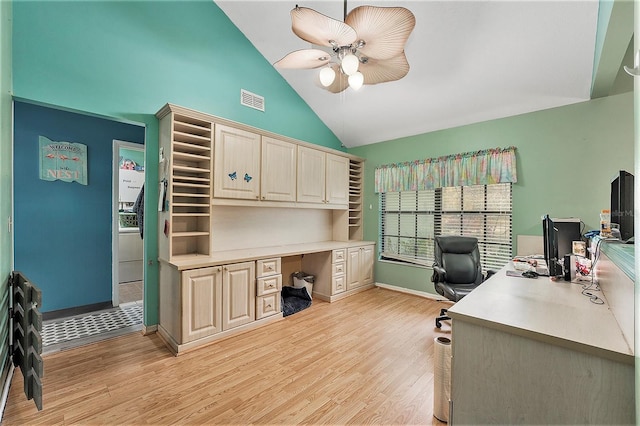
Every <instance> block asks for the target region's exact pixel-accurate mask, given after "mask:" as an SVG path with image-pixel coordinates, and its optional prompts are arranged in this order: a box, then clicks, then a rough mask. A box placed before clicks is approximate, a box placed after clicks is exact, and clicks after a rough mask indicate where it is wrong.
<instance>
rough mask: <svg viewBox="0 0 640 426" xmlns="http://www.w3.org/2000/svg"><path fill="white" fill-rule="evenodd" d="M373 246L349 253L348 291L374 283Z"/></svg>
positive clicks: (358, 248)
mask: <svg viewBox="0 0 640 426" xmlns="http://www.w3.org/2000/svg"><path fill="white" fill-rule="evenodd" d="M373 247H374V246H373V245H366V246H362V247H351V248H349V250H348V251H347V290H352V289H355V288H358V287H362V286H365V285H367V284H372V283H373V253H374V248H373Z"/></svg>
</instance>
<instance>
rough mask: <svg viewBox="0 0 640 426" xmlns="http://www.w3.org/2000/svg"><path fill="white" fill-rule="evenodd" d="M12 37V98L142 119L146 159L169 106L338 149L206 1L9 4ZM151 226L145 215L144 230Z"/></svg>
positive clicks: (153, 279)
mask: <svg viewBox="0 0 640 426" xmlns="http://www.w3.org/2000/svg"><path fill="white" fill-rule="evenodd" d="M0 3H2V4H3V5H4V4H5V3H6V2H0ZM12 35H13V45H12V46H13V75H14V80H13V91H14V94H15V96H16V97H19V98H24V99H28V100H34V101H38V102H42V103H46V104H51V105H58V106H62V107H65V108H71V109H74V110H78V111H86V112H89V113H94V114H99V115H103V116H111V117H115V118H120V119H126V120H131V121H134V122H138V123H142V124H144V125H145V126H146V128H147V133H146V158H147V159H154V158H158V122H157V119H156V118H155V115H154V114H155V113H156V112H157V111H158V110H159V109H160V108H161V107H162V106H163V105H164V104H165V103H167V102H170V103H174V104H178V105H181V106H185V107H188V108H192V109H195V110H199V111H202V112H206V113H209V114H214V115H217V116H220V117H224V118H227V119H230V120H234V121H238V122H242V123H245V124H248V125H251V126H255V127H258V128H262V129H265V130H268V131H272V132H275V133H278V134H282V135H286V136H290V137H293V138H297V139H300V140H305V141H308V142H311V143H315V144H319V145H323V146H328V147H330V148H335V149H341V148H340V141H339V140H338V139H337V138H336V137H335V135H334V134H333V133H332V132H331V131H330V130H329V129H328V128H327V127H326V126H325V125H324V124H323V123H322V122H321V121H320V119H319V118H318V117H317V116H316V115H315V114H314V113H313V111H312V110H311V109H310V108H309V107H308V105H307V104H306V103H304V101H303V100H302V99H301V98H300V97H299V96H298V95H297V94H296V93H295V92H294V91H293V89H291V87H290V86H289V85H288V84H287V83H286V82H285V80H284V79H283V78H282V77H281V76H280V74H278V73H277V71H276V70H275V69H274V68H273V66H271V64H269V63H268V62H267V61H266V60H265V59H264V57H262V56H261V55H260V54H259V53H258V52H257V51H256V50H255V48H254V47H253V45H251V43H250V42H249V41H248V40H247V39H246V37H244V35H243V34H242V33H241V32H240V31H239V30H238V29H237V28H236V27H235V26H234V25H233V24H232V23H231V21H230V20H229V19H228V18H227V17H226V15H225V14H224V13H223V12H222V11H221V10H220V9H219V7H218V6H217V5H216V4H215V3H213V2H212V1H211V0H202V1H160V2H146V1H138V2H136V1H131V2H115V1H84V0H78V1H64V2H60V1H16V2H14V3H13V34H12ZM4 40H6V38H5V37H3V43H4V42H5V41H4ZM241 88H242V89H246V90H249V91H251V92H254V93H256V94H258V95H261V96H264V97H265V104H266V109H267V111H266V112H260V111H257V110H254V109H251V108H247V107H243V106H241V105H240V103H239V99H240V89H241ZM4 128H7V127H5V126H3V129H4ZM3 158H7V157H5V156H4V155H3ZM9 158H10V157H9ZM157 173H158V168H157V162H155V161H147V164H146V186H147V187H155V186H156V185H157ZM145 205H147V206H153V205H157V193H156V191H145ZM156 222H157V212H156V211H155V209H148V211H147V214H145V227H146V228H147V229H150V228H151V229H152V228H155V226H156V225H155V223H156ZM157 251H158V250H157V235H154V234H153V233H149V235H148V238H147V237H145V254H144V257H145V264H146V265H149V264H150V265H151V266H148V267H147V268H146V270H145V296H144V297H145V302H146V303H145V313H144V322H145V324H146V325H154V324H157V321H158V284H157V283H158V266H157Z"/></svg>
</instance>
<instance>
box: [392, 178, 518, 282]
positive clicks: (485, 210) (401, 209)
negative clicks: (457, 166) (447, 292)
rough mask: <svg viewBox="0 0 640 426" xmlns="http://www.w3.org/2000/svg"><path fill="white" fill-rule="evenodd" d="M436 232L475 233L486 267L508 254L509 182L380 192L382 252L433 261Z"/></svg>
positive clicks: (412, 260) (403, 259)
mask: <svg viewBox="0 0 640 426" xmlns="http://www.w3.org/2000/svg"><path fill="white" fill-rule="evenodd" d="M437 235H465V236H471V237H476V238H477V239H478V245H479V248H480V260H481V262H482V267H483V269H484V270H487V269H500V268H501V267H502V266H504V265H505V264H506V263H507V262H508V261H509V260H510V259H511V242H512V238H511V183H499V184H493V185H476V186H457V187H446V188H437V189H431V190H424V191H402V192H386V193H381V194H380V247H381V251H382V253H381V258H382V259H387V260H396V261H401V262H409V263H415V264H419V265H425V266H431V265H432V264H433V240H434V237H435V236H437Z"/></svg>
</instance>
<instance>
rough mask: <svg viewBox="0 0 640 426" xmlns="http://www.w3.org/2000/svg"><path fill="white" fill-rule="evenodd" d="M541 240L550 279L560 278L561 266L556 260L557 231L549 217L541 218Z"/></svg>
mask: <svg viewBox="0 0 640 426" xmlns="http://www.w3.org/2000/svg"><path fill="white" fill-rule="evenodd" d="M542 240H543V246H544V260H545V262H547V269H548V270H549V276H550V277H557V276H561V275H562V274H563V273H562V265H561V264H560V262H559V259H558V229H557V228H556V227H555V225H554V223H553V220H551V218H550V217H549V215H544V216H543V217H542Z"/></svg>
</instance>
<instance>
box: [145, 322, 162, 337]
mask: <svg viewBox="0 0 640 426" xmlns="http://www.w3.org/2000/svg"><path fill="white" fill-rule="evenodd" d="M157 331H158V324H155V325H144V324H142V335H143V336H148V335H150V334H153V333H156V332H157Z"/></svg>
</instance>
